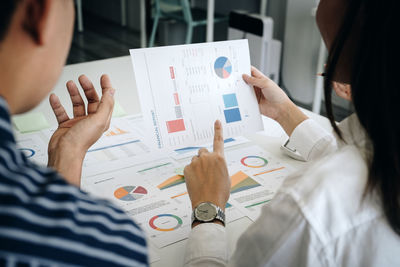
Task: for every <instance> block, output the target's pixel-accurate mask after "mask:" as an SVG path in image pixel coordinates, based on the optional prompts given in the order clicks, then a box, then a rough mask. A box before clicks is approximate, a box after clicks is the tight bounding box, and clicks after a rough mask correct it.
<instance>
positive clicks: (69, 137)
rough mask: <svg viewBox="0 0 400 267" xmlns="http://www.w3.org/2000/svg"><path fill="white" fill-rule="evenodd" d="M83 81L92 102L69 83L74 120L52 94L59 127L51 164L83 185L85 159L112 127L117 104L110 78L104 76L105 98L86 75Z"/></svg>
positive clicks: (70, 178)
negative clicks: (100, 96) (93, 146)
mask: <svg viewBox="0 0 400 267" xmlns="http://www.w3.org/2000/svg"><path fill="white" fill-rule="evenodd" d="M79 83H80V85H81V86H82V89H83V91H84V92H85V96H86V99H87V101H88V105H87V110H86V108H85V103H84V102H83V99H82V97H81V95H80V93H79V91H78V87H77V86H76V84H75V83H74V82H73V81H69V82H68V83H67V89H68V93H69V95H70V97H71V101H72V105H73V113H74V117H73V118H72V119H70V118H69V117H68V115H67V113H66V112H65V109H64V107H63V106H62V104H61V103H60V100H59V98H58V97H57V96H56V95H55V94H52V95H50V105H51V107H52V109H53V111H54V114H55V116H56V118H57V121H58V129H57V130H56V131H55V132H54V134H53V136H52V137H51V139H50V143H49V150H48V153H49V162H48V166H49V167H53V168H55V169H56V170H57V171H58V172H59V173H60V174H61V175H63V176H64V178H66V180H67V181H68V182H69V183H71V184H73V185H76V186H78V187H79V186H80V181H81V172H82V162H83V159H84V158H85V154H86V152H87V150H88V149H89V147H90V146H92V145H93V144H94V143H95V142H96V141H97V140H98V139H99V138H100V137H101V135H102V134H103V133H104V131H105V130H107V129H108V127H109V125H110V120H111V115H112V111H113V107H114V93H115V90H114V89H113V88H112V85H111V82H110V78H109V77H108V76H107V75H103V76H101V80H100V83H101V88H102V98H101V100H99V97H98V95H97V93H96V90H95V89H94V86H93V84H92V82H91V81H90V80H89V79H88V78H87V77H86V76H85V75H81V76H80V77H79Z"/></svg>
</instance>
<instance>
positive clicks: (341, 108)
mask: <svg viewBox="0 0 400 267" xmlns="http://www.w3.org/2000/svg"><path fill="white" fill-rule="evenodd" d="M156 1H157V2H160V3H161V2H169V1H172V2H179V3H180V2H181V0H76V1H75V2H76V5H77V16H76V17H77V19H76V20H77V23H76V26H75V33H74V38H73V42H72V45H71V50H70V54H69V56H68V60H67V64H75V63H81V62H86V61H93V60H99V59H106V58H111V57H118V56H127V55H129V49H131V48H140V47H148V45H149V41H150V37H151V33H152V25H153V22H154V18H155V15H156V12H155V11H156V10H155V4H156V3H155V2H156ZM187 1H188V3H189V5H190V10H192V12H193V14H192V15H193V17H196V18H197V17H199V18H198V19H199V20H204V21H203V22H204V23H205V24H206V21H205V20H206V15H207V8H208V5H209V1H210V0H187ZM214 1H215V4H214V8H215V12H214V14H215V15H214V18H215V20H216V21H218V22H215V23H214V32H213V36H212V37H213V40H214V41H222V40H227V38H228V27H229V23H228V17H229V14H230V12H232V11H237V10H241V11H245V12H249V13H254V14H256V13H257V14H263V15H266V16H268V17H271V18H272V19H273V23H274V29H273V37H274V39H277V40H279V41H281V42H282V52H281V55H280V56H281V57H280V78H279V85H280V86H281V87H282V88H284V90H285V91H286V92H287V93H288V94H289V96H290V97H291V98H292V100H293V101H294V102H296V103H297V104H298V105H300V106H302V107H305V108H307V109H310V110H312V109H313V108H314V111H318V110H320V112H321V114H322V115H324V114H325V111H324V103H323V96H321V97H320V95H319V94H320V92H321V90H320V89H321V81H322V79H321V78H317V76H316V73H317V72H318V71H320V70H322V69H323V67H322V66H323V62H324V61H323V60H322V61H321V58H322V59H323V58H324V57H325V56H326V51H324V49H321V47H323V46H321V38H320V35H319V32H318V29H317V26H316V23H315V10H316V7H317V5H318V1H319V0H267V1H266V0H214ZM182 2H185V1H182ZM161 4H163V3H161ZM167 4H168V3H167ZM206 35H207V32H206V25H202V26H197V27H194V28H193V36H192V38H191V42H192V43H199V42H205V41H206ZM186 37H187V24H185V23H183V22H181V21H180V20H177V19H171V18H165V19H161V20H160V22H159V24H158V29H157V31H156V35H155V38H154V46H163V45H174V44H184V43H185V41H186ZM250 52H251V51H250ZM321 56H322V57H321ZM317 79H320V80H317ZM318 87H319V89H318ZM334 104H335V105H334V111H335V116H336V119H337V120H338V121H340V120H342V119H343V118H345V117H346V116H348V115H349V114H350V113H351V112H352V107H351V106H350V105H349V103H347V102H345V101H342V100H341V99H339V98H337V97H335V96H334ZM319 106H321V107H320V108H319Z"/></svg>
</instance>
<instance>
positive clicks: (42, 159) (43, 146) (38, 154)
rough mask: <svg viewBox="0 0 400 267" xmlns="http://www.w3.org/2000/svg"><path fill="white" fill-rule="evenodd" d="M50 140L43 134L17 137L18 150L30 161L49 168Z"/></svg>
mask: <svg viewBox="0 0 400 267" xmlns="http://www.w3.org/2000/svg"><path fill="white" fill-rule="evenodd" d="M48 140H49V138H47V137H46V136H45V135H43V134H42V133H41V132H35V133H30V134H17V135H16V141H17V146H18V149H19V150H20V151H21V152H22V153H23V154H24V155H25V157H26V158H27V159H28V160H30V161H32V162H34V163H36V164H38V165H42V166H47V147H48V142H49V141H48Z"/></svg>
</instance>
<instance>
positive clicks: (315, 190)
mask: <svg viewBox="0 0 400 267" xmlns="http://www.w3.org/2000/svg"><path fill="white" fill-rule="evenodd" d="M367 178H368V166H367V164H366V162H365V160H364V158H363V157H362V155H361V153H360V152H359V150H358V149H357V147H355V146H352V145H349V146H345V147H343V148H342V149H340V150H339V151H337V152H336V153H333V154H332V155H330V156H328V157H325V158H323V159H322V160H319V161H315V162H313V163H311V164H310V165H308V168H307V169H306V170H303V171H301V172H299V173H297V174H295V175H293V176H291V177H289V178H288V179H287V180H286V181H285V183H284V185H283V186H282V188H281V190H282V191H283V192H285V193H287V194H288V195H290V196H291V197H292V198H293V199H294V200H295V201H296V203H297V205H298V206H299V208H300V210H301V211H302V213H303V214H304V217H305V218H306V219H307V220H308V222H309V223H310V224H311V225H312V226H313V228H314V229H316V231H317V232H319V234H320V235H321V237H323V238H324V239H327V240H328V239H331V238H334V237H335V236H338V235H340V234H341V233H344V232H346V231H347V230H348V229H349V228H350V227H354V226H356V225H358V224H362V223H364V222H365V221H369V220H373V219H374V218H376V217H379V216H381V215H382V211H381V209H380V207H379V206H378V204H377V202H375V201H371V199H369V198H367V199H365V200H363V194H364V190H365V187H366V184H367Z"/></svg>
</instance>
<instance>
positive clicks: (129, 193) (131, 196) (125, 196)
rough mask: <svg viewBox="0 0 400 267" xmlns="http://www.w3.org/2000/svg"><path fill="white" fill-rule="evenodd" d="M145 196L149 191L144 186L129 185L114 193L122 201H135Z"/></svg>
mask: <svg viewBox="0 0 400 267" xmlns="http://www.w3.org/2000/svg"><path fill="white" fill-rule="evenodd" d="M145 195H147V190H146V188H144V187H142V186H133V185H127V186H123V187H120V188H118V189H117V190H115V191H114V196H115V197H116V198H117V199H119V200H122V201H134V200H137V199H140V198H142V197H144V196H145Z"/></svg>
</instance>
